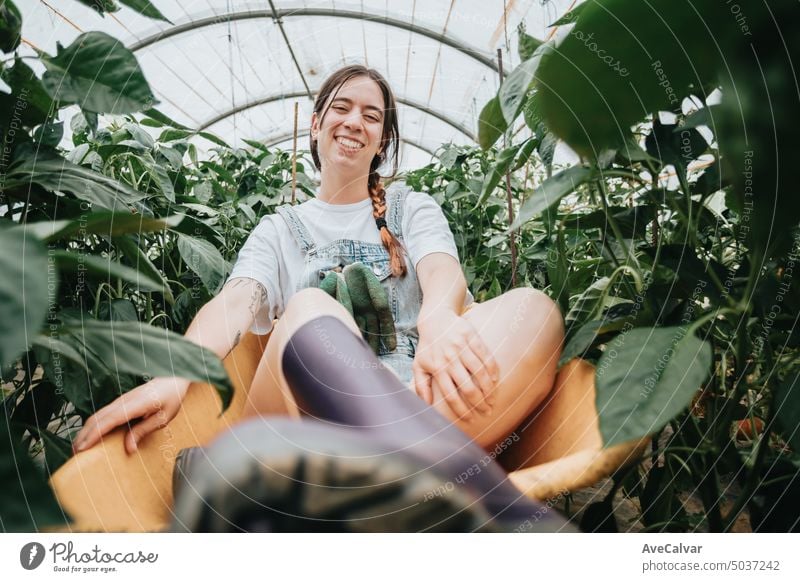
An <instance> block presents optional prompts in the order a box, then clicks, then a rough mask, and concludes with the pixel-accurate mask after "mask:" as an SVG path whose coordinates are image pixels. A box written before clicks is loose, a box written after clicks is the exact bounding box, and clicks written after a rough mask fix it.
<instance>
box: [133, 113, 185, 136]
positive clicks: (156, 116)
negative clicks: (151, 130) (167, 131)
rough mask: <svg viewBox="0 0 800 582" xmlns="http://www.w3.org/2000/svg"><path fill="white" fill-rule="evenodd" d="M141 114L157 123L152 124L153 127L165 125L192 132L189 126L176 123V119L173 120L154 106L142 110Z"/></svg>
mask: <svg viewBox="0 0 800 582" xmlns="http://www.w3.org/2000/svg"><path fill="white" fill-rule="evenodd" d="M142 115H144V116H145V117H146V118H148V119H151V120H153V121H155V122H156V124H157V125H154V126H153V127H163V126H165V125H166V126H167V127H173V128H175V129H183V130H186V131H188V132H189V133H194V132H193V131H192V130H191V129H190V128H188V127H186V126H185V125H182V124H180V123H178V122H177V121H175V120H174V119H172V118H171V117H169V116H168V115H166V114H164V113H162V112H161V111H159V110H158V109H154V108H150V109H145V110H144V111H142ZM183 137H186V136H183Z"/></svg>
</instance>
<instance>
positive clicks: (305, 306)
mask: <svg viewBox="0 0 800 582" xmlns="http://www.w3.org/2000/svg"><path fill="white" fill-rule="evenodd" d="M324 315H330V316H333V317H336V318H338V319H340V320H342V321H344V322H345V323H346V324H347V325H348V327H350V328H351V329H352V330H353V331H354V332H356V333H360V332H359V331H358V326H357V325H356V322H355V320H354V319H353V316H352V315H351V314H350V312H349V311H347V309H345V307H344V306H343V305H342V304H341V303H339V302H338V301H336V300H335V299H334V298H333V297H331V296H330V295H328V294H327V293H326V292H325V291H323V290H322V289H319V288H317V287H308V288H306V289H301V290H300V291H298V292H297V293H295V294H294V295H292V297H291V298H289V301H288V302H287V304H286V309H285V310H284V313H283V318H282V319H285V320H286V321H285V323H289V322H291V326H292V328H293V329H297V328H298V327H299V326H300V325H302V324H303V323H305V322H307V321H310V320H312V319H315V318H317V317H322V316H324Z"/></svg>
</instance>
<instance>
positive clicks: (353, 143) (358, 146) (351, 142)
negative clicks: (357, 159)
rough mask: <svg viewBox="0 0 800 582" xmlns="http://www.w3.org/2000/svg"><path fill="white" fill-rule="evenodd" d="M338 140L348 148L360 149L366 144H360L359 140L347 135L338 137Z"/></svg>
mask: <svg viewBox="0 0 800 582" xmlns="http://www.w3.org/2000/svg"><path fill="white" fill-rule="evenodd" d="M336 141H337V142H338V143H340V144H342V145H343V146H344V147H346V148H351V149H357V150H360V149H361V148H363V147H364V144H360V143H358V142H357V141H354V140H352V139H347V138H346V137H337V138H336Z"/></svg>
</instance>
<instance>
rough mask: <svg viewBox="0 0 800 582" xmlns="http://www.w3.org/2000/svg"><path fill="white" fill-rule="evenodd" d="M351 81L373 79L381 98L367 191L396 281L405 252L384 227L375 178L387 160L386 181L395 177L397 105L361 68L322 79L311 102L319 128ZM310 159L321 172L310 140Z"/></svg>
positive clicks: (381, 82)
mask: <svg viewBox="0 0 800 582" xmlns="http://www.w3.org/2000/svg"><path fill="white" fill-rule="evenodd" d="M353 77H368V78H370V79H372V80H373V81H375V83H377V85H378V87H379V88H380V90H381V93H382V94H383V102H384V111H383V133H382V137H381V151H380V153H379V154H377V155H376V156H375V157H374V158H373V159H372V161H371V162H370V165H369V177H368V178H367V188H368V189H369V197H370V198H371V199H372V216H373V217H374V218H375V221H376V224H377V226H378V230H379V231H380V235H381V242H382V243H383V246H384V247H386V250H387V251H388V252H389V258H390V262H391V263H390V264H391V266H392V274H393V275H395V276H396V277H403V276H405V274H406V264H405V261H404V260H403V255H402V252H405V249H404V248H403V245H402V244H401V243H400V241H399V240H397V238H395V236H394V235H393V234H392V233H391V232H390V231H389V228H388V227H387V226H386V219H385V216H386V190H385V188H384V186H383V182H382V181H381V176H380V175H379V174H378V168H379V167H380V166H381V165H382V164H383V163H384V162H386V160H388V159H390V158H391V159H392V173H391V174H390V175H389V176H388V177H392V178H393V177H394V176H395V175H396V174H397V156H398V150H399V147H398V143H399V141H400V132H399V130H398V125H397V105H396V102H395V99H394V95H393V94H392V90H391V88H390V87H389V83H387V82H386V79H384V77H383V75H381V74H380V73H379V72H378V71H376V70H375V69H369V68H367V67H365V66H363V65H348V66H346V67H342V68H341V69H338V70H337V71H334V72H333V73H332V74H331V75H330V76H329V77H328V78H327V79H325V82H324V83H323V84H322V87H321V88H320V90H319V94H318V95H317V99H316V101H314V112H315V113H316V114H317V117H318V119H319V124H320V125H322V120H323V119H324V117H325V114H326V113H327V112H328V109H330V103H329V102H332V101H333V99H334V98H335V97H336V94H337V93H338V92H339V89H341V87H342V85H344V84H345V83H346V82H347V81H348V80H350V79H352V78H353ZM326 104H327V105H328V106H327V107H325V105H326ZM323 108H324V111H323ZM390 152H391V155H390ZM311 157H312V158H313V160H314V165H315V166H316V167H317V170H321V169H322V164H321V162H320V159H319V153H318V152H317V140H316V139H314V137H313V136H312V137H311Z"/></svg>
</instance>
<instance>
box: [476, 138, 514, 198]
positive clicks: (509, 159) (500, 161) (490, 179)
mask: <svg viewBox="0 0 800 582" xmlns="http://www.w3.org/2000/svg"><path fill="white" fill-rule="evenodd" d="M519 149H520V146H519V145H515V146H511V147H509V148H506V149H504V150H503V151H502V152H500V155H498V156H497V161H496V162H495V163H494V164H492V167H491V168H490V169H489V172H488V173H487V174H486V178H485V179H484V181H483V186H482V187H481V193H480V196H478V200H477V201H476V202H475V206H473V208H472V210H477V209H478V208H479V207H481V206H483V204H484V202H486V199H487V198H488V197H489V196H490V195H491V193H492V192H494V189H495V188H497V185H498V184H499V183H500V180H502V179H503V177H504V176H505V175H506V172H507V171H508V169H509V168H510V167H511V164H512V163H513V162H514V158H515V157H516V155H517V152H518V151H519Z"/></svg>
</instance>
